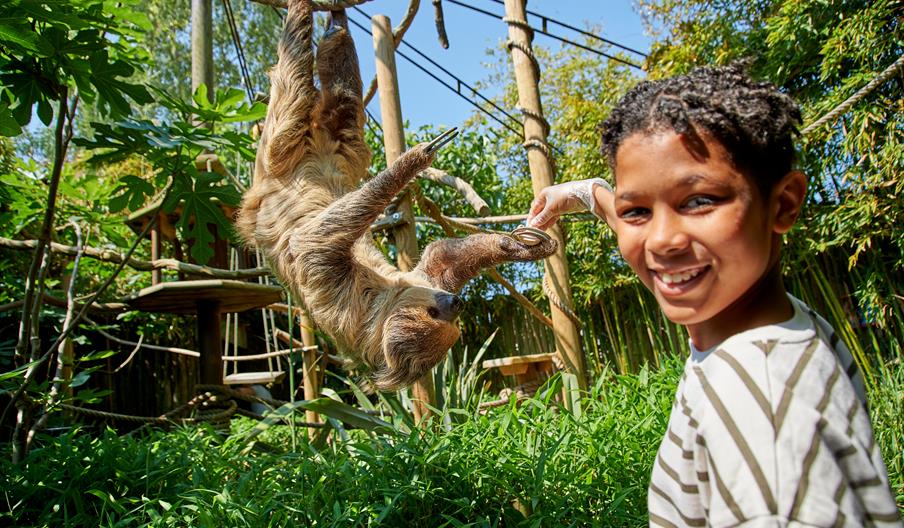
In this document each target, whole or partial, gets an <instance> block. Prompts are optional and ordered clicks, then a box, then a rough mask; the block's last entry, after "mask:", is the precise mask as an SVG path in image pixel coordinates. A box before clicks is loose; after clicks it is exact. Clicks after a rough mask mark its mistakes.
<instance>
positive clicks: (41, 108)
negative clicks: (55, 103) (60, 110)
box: [38, 99, 53, 126]
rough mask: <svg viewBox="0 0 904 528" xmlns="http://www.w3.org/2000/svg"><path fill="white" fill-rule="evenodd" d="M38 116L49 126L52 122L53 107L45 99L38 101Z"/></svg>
mask: <svg viewBox="0 0 904 528" xmlns="http://www.w3.org/2000/svg"><path fill="white" fill-rule="evenodd" d="M38 118H39V119H40V120H41V122H42V123H44V124H45V125H47V126H50V123H52V122H53V107H52V106H50V103H48V102H47V100H46V99H41V100H39V101H38Z"/></svg>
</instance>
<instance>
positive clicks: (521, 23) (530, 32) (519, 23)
mask: <svg viewBox="0 0 904 528" xmlns="http://www.w3.org/2000/svg"><path fill="white" fill-rule="evenodd" d="M502 21H503V22H505V23H506V24H508V25H510V26H515V27H519V28H521V29H523V30H524V32H525V33H527V40H534V28H532V27H531V25H530V24H529V23H528V22H527V20H521V19H520V18H510V17H507V16H504V17H502Z"/></svg>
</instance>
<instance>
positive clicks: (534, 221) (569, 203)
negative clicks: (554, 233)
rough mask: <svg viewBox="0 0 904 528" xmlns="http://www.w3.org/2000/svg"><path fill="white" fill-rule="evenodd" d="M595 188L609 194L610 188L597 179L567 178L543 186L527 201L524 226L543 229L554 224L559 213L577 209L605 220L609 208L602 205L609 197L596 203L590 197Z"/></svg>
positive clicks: (604, 182)
mask: <svg viewBox="0 0 904 528" xmlns="http://www.w3.org/2000/svg"><path fill="white" fill-rule="evenodd" d="M597 187H599V188H600V189H599V190H597V191H596V192H600V191H603V192H604V193H605V194H606V195H608V196H609V197H611V195H612V188H611V187H610V186H609V184H608V183H606V181H605V180H603V179H601V178H593V179H589V180H577V181H570V182H565V183H560V184H558V185H552V186H549V187H546V188H545V189H543V190H541V191H540V193H539V194H538V195H537V197H536V198H535V199H534V201H533V203H531V206H530V211H529V212H528V214H527V225H528V226H529V227H535V228H537V229H544V230H545V229H548V228H549V227H550V226H552V225H553V224H554V223H556V220H558V219H559V217H560V216H561V215H563V214H565V213H577V212H580V211H591V212H592V213H593V214H595V215H596V216H598V217H600V218H602V219H604V220H607V221H608V216H609V214H610V211H609V209H611V207H606V206H605V203H609V202H611V201H612V200H611V199H608V200H605V202H604V203H599V202H598V201H597V200H596V199H595V198H594V194H595V193H594V190H595V189H596V188H597Z"/></svg>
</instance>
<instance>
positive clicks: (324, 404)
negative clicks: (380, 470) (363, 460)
mask: <svg viewBox="0 0 904 528" xmlns="http://www.w3.org/2000/svg"><path fill="white" fill-rule="evenodd" d="M298 409H304V410H306V411H314V412H316V413H319V414H322V415H324V416H327V417H329V418H332V419H333V420H337V421H338V422H341V423H345V424H348V425H351V426H352V427H356V428H359V429H364V430H367V431H373V432H380V433H399V432H400V431H399V430H397V429H395V428H394V427H393V426H392V424H391V423H389V422H386V421H384V420H381V419H379V418H377V417H376V416H371V415H370V414H368V413H366V412H364V411H362V410H361V409H358V408H355V407H352V406H351V405H349V404H347V403H344V402H341V401H337V400H334V399H331V398H317V399H316V400H299V401H296V402H290V403H286V404H284V405H282V406H281V407H279V408H277V409H274V410H273V411H271V412H269V413H267V415H266V416H265V417H264V419H263V420H261V421H260V422H259V423H258V424H256V425H255V426H254V427H252V428H251V429H249V430H248V432H247V433H245V439H246V440H249V439H252V438H254V437H256V436H257V435H259V434H261V433H263V432H264V431H266V430H267V429H268V428H270V426H272V425H274V424H276V423H278V422H282V421H284V420H286V419H287V418H291V416H292V415H293V414H294V413H295V412H296V411H297V410H298Z"/></svg>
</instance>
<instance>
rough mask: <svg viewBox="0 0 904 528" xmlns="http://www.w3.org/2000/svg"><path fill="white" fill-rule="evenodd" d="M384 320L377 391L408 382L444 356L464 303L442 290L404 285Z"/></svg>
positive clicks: (421, 374) (418, 376) (428, 369)
mask: <svg viewBox="0 0 904 528" xmlns="http://www.w3.org/2000/svg"><path fill="white" fill-rule="evenodd" d="M393 304H394V305H393V309H392V310H391V312H390V313H389V316H388V317H387V318H386V321H385V322H384V323H383V342H382V345H383V357H384V358H385V360H386V366H385V367H384V368H383V369H381V370H379V371H378V372H376V373H375V374H376V375H375V379H374V382H375V385H376V386H377V388H379V389H380V390H395V389H398V388H400V387H402V386H406V385H411V384H412V383H414V382H415V381H417V380H418V379H419V378H420V377H421V376H423V375H424V374H426V373H427V372H429V371H430V369H431V368H433V366H434V365H436V364H437V363H439V362H440V361H442V360H443V359H444V358H445V357H446V352H447V351H448V350H449V348H450V347H451V346H452V345H453V344H454V343H455V341H456V340H457V339H458V336H459V335H460V334H461V332H460V330H459V329H458V324H457V318H458V314H459V312H461V309H462V306H463V303H462V301H461V299H459V298H458V296H456V295H453V294H451V293H448V292H444V291H442V290H435V289H432V288H423V287H414V286H411V287H407V288H404V289H403V290H401V292H400V293H399V295H398V297H397V298H396V299H395V302H394V303H393Z"/></svg>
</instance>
